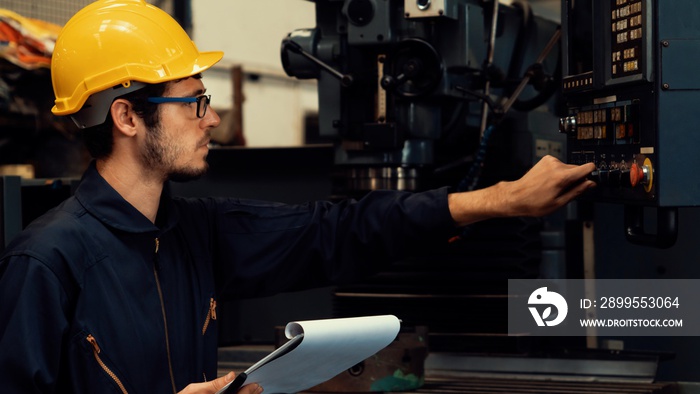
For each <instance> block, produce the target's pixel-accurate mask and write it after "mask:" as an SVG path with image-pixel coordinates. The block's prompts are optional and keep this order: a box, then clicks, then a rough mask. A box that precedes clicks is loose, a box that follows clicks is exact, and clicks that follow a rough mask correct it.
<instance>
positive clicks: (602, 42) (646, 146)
mask: <svg viewBox="0 0 700 394" xmlns="http://www.w3.org/2000/svg"><path fill="white" fill-rule="evenodd" d="M699 14H700V3H698V2H696V1H690V0H686V1H674V2H664V1H656V0H606V1H593V0H562V32H563V37H564V40H563V59H564V62H563V63H564V64H563V81H562V90H563V94H564V96H565V99H566V107H567V113H566V114H565V116H563V117H561V120H560V130H561V132H562V133H564V134H566V136H567V144H566V145H567V157H568V160H569V162H571V163H577V164H578V163H585V162H594V163H595V164H596V167H597V170H596V171H594V173H593V174H592V177H593V179H595V180H596V181H597V182H598V184H599V187H598V188H597V189H596V191H595V192H594V193H592V194H591V195H589V196H588V197H589V198H590V199H591V200H592V201H604V202H612V203H620V204H624V205H625V219H624V220H625V233H626V237H627V239H628V240H629V241H631V242H633V243H637V244H643V245H651V246H656V247H661V248H666V247H670V246H672V245H673V244H674V243H675V241H676V237H677V231H678V229H677V227H678V226H677V222H678V210H677V208H678V207H688V206H697V205H698V204H699V203H700V178H699V176H700V175H698V173H697V172H695V171H692V170H690V168H689V164H688V160H687V159H688V158H690V157H693V156H694V155H695V150H696V147H697V145H698V142H699V139H700V134H698V133H697V132H696V131H695V130H694V123H695V122H694V119H695V117H696V116H695V115H694V114H696V113H697V110H696V108H695V103H697V101H698V99H699V98H700V90H699V88H700V80H699V79H698V73H697V70H696V68H697V67H696V65H697V64H698V61H697V59H698V56H700V51H699V50H698V49H700V41H699V39H700V26H698V25H697V23H694V20H695V19H694V18H695V16H697V15H699ZM645 207H646V208H645ZM646 211H651V212H656V231H655V232H654V231H648V230H646V229H645V218H644V212H646ZM652 225H653V224H652ZM648 226H650V225H648Z"/></svg>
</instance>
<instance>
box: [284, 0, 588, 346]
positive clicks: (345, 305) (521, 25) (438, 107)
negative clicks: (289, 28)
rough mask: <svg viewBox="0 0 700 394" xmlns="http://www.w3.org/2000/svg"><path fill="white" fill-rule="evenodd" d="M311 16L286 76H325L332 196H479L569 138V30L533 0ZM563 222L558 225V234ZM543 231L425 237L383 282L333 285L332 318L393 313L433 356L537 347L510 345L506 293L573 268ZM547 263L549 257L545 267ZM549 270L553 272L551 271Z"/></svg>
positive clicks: (527, 222) (533, 227) (363, 6)
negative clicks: (419, 330)
mask: <svg viewBox="0 0 700 394" xmlns="http://www.w3.org/2000/svg"><path fill="white" fill-rule="evenodd" d="M315 6H316V27H313V28H305V29H299V30H296V31H293V32H291V33H290V34H289V35H288V36H287V37H286V38H285V39H284V40H283V42H282V45H281V59H282V64H283V66H284V69H285V71H286V72H287V74H289V75H290V76H294V77H297V78H315V79H317V80H318V94H319V129H320V130H319V133H320V134H321V135H322V136H326V137H329V138H331V139H332V140H333V141H334V144H333V156H334V158H333V161H334V163H333V167H334V169H333V173H334V177H333V194H334V196H337V197H358V196H361V195H363V194H364V193H366V192H368V191H371V190H376V189H395V190H410V191H419V190H424V189H428V188H433V187H438V186H446V185H448V186H452V187H453V188H454V189H457V190H472V189H476V188H481V187H485V186H489V185H491V184H493V183H496V182H498V181H501V180H512V179H517V178H519V177H520V176H522V175H523V174H524V173H525V171H527V170H528V169H529V168H530V167H531V166H532V165H533V163H534V162H535V161H536V160H537V159H538V158H537V155H538V154H537V149H536V147H537V144H536V143H535V138H534V137H533V133H531V129H533V128H541V129H546V128H547V127H549V130H551V134H552V137H551V138H555V139H556V138H561V137H562V136H561V135H560V134H559V133H558V132H557V119H558V117H557V116H554V112H555V109H556V105H555V104H556V100H555V98H556V93H557V92H558V90H559V87H560V80H561V61H560V59H561V56H560V53H561V51H560V45H559V44H560V37H561V34H560V33H561V31H560V29H559V24H558V23H556V22H553V21H549V20H546V19H543V18H541V17H538V16H536V15H535V14H534V13H533V12H532V10H531V8H530V5H529V4H528V3H527V2H524V1H515V2H512V4H510V5H504V4H502V3H501V2H498V1H481V0H316V1H315ZM537 122H539V123H537ZM546 153H548V151H547V152H544V153H543V154H546ZM557 220H558V221H557V222H556V223H554V220H553V221H552V222H550V223H549V225H548V226H549V228H550V229H551V228H557V227H558V228H561V226H562V223H561V218H557ZM545 227H546V226H545V222H544V221H542V220H538V219H533V218H513V219H503V220H494V221H488V222H485V223H478V224H476V225H474V226H470V227H468V228H467V229H465V231H464V232H462V233H458V234H455V237H454V238H453V239H452V240H451V242H448V240H443V242H442V243H441V244H439V245H435V244H433V243H431V242H429V241H428V240H426V242H425V244H424V245H416V250H415V251H411V254H410V257H409V258H407V259H406V260H402V261H396V262H393V265H392V268H391V269H390V270H388V271H387V272H383V273H381V274H379V275H377V276H376V277H374V278H372V279H370V280H368V281H367V282H363V283H358V284H353V285H348V286H343V287H339V288H337V289H336V291H335V294H334V301H333V304H334V305H333V306H334V312H335V313H336V314H337V315H338V316H351V315H354V314H375V313H376V314H381V313H395V314H397V315H399V316H401V319H402V320H403V322H404V325H405V326H423V325H425V326H428V327H429V332H430V344H431V349H433V350H445V351H447V350H450V351H468V352H485V351H490V352H516V353H517V352H522V351H524V349H534V348H538V347H539V343H538V340H536V339H535V340H532V338H517V337H509V336H507V334H506V331H507V327H506V326H507V318H506V316H507V313H506V311H505V309H506V308H507V303H506V298H505V294H506V293H507V279H508V278H536V277H539V276H542V275H545V276H546V275H560V274H561V272H560V271H558V270H565V268H564V266H565V265H566V263H565V261H564V258H563V256H562V255H563V253H562V250H561V249H560V248H563V246H562V245H561V244H562V243H563V241H561V239H562V238H563V235H561V233H556V231H554V232H555V233H556V234H554V235H553V236H552V237H551V238H554V239H556V241H555V242H553V244H555V246H553V245H543V242H542V239H543V231H544V228H545ZM544 238H547V236H544ZM545 243H546V242H545ZM548 248H552V249H557V248H559V249H558V250H556V251H550V250H547V249H548ZM548 252H552V253H549V254H548ZM545 254H548V256H553V257H552V258H551V261H548V263H547V264H543V260H545V259H546V258H543V255H545ZM545 266H547V267H548V268H544V271H547V270H548V269H549V268H551V271H547V272H544V273H543V267H545ZM445 310H451V311H465V313H467V312H466V311H468V313H469V314H470V315H472V316H479V317H478V318H474V319H461V318H456V317H455V315H454V314H445V313H444V311H445ZM579 339H580V338H575V339H573V341H578V340H579ZM564 341H569V339H564ZM559 345H560V343H558V344H557V345H553V346H559Z"/></svg>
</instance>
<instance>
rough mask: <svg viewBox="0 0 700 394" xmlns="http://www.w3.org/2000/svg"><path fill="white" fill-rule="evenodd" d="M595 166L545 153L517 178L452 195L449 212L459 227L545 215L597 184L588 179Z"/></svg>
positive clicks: (449, 198) (449, 201)
mask: <svg viewBox="0 0 700 394" xmlns="http://www.w3.org/2000/svg"><path fill="white" fill-rule="evenodd" d="M594 169H595V165H594V164H593V163H587V164H584V165H581V166H577V165H571V164H565V163H562V162H561V161H559V160H558V159H556V158H555V157H553V156H545V157H543V158H542V159H541V160H540V161H539V162H538V163H537V164H536V165H535V166H534V167H532V168H531V169H530V171H528V172H527V173H526V174H525V175H523V176H522V178H520V179H518V180H516V181H512V182H499V183H497V184H495V185H493V186H491V187H487V188H485V189H480V190H475V191H471V192H463V193H452V194H450V195H449V196H448V204H449V208H450V213H451V214H452V218H453V219H454V220H455V222H456V223H457V224H458V225H460V226H464V225H467V224H469V223H474V222H477V221H480V220H484V219H490V218H495V217H511V216H544V215H547V214H550V213H552V212H554V211H555V210H557V209H558V208H561V207H562V206H564V205H565V204H567V203H568V202H569V201H571V200H573V199H574V198H575V197H577V196H578V195H580V194H581V193H583V192H584V191H585V190H586V189H589V188H591V187H593V186H595V182H593V181H591V180H587V179H586V176H587V175H588V174H590V173H591V172H592V171H593V170H594Z"/></svg>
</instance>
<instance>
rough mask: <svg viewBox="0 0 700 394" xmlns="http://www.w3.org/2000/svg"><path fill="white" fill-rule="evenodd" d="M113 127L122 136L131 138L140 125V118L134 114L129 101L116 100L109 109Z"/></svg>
mask: <svg viewBox="0 0 700 394" xmlns="http://www.w3.org/2000/svg"><path fill="white" fill-rule="evenodd" d="M109 112H110V116H111V117H112V120H113V121H114V127H115V128H116V129H117V130H119V132H120V133H122V134H123V135H124V136H128V137H133V136H134V135H136V132H137V131H138V127H139V125H140V124H141V117H140V116H138V115H137V114H136V112H134V107H133V106H132V104H131V102H129V100H126V99H123V98H118V99H116V100H114V102H113V103H112V105H111V106H110V107H109Z"/></svg>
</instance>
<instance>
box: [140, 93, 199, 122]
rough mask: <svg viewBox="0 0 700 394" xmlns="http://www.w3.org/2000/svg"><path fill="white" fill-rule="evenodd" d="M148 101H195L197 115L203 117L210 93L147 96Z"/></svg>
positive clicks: (160, 102) (156, 102) (159, 102)
mask: <svg viewBox="0 0 700 394" xmlns="http://www.w3.org/2000/svg"><path fill="white" fill-rule="evenodd" d="M147 100H148V102H149V103H154V104H163V103H197V117H198V118H203V117H204V115H206V114H207V108H208V107H209V102H211V95H204V94H203V95H201V96H197V97H148V98H147Z"/></svg>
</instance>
